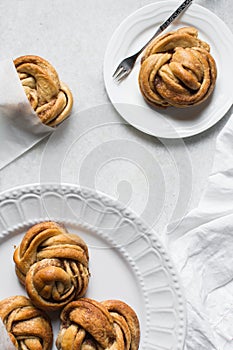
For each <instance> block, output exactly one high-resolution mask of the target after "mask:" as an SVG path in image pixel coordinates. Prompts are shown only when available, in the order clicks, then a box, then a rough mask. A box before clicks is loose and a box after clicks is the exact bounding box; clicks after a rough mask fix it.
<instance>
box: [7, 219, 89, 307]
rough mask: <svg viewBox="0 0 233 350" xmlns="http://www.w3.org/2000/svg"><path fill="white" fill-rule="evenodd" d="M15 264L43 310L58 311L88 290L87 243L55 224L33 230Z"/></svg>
mask: <svg viewBox="0 0 233 350" xmlns="http://www.w3.org/2000/svg"><path fill="white" fill-rule="evenodd" d="M14 262H15V269H16V274H17V276H18V278H19V280H20V281H21V283H22V284H24V285H25V287H26V290H27V293H28V295H29V297H30V299H31V300H32V302H33V304H35V305H36V306H38V307H40V308H42V309H45V310H57V309H59V308H61V307H63V306H64V305H66V304H67V303H68V302H70V301H71V300H73V299H76V298H78V297H81V296H83V295H84V294H85V292H86V289H87V287H88V282H89V271H88V262H89V255H88V248H87V245H86V243H85V242H84V241H83V240H82V239H81V238H80V237H79V236H77V235H74V234H70V233H68V232H67V231H66V230H65V228H63V227H61V226H60V225H59V224H57V223H55V222H52V221H49V222H42V223H40V224H37V225H35V226H33V227H31V228H30V229H29V230H28V231H27V232H26V234H25V236H24V238H23V240H22V242H21V244H20V245H19V247H18V248H16V250H15V252H14Z"/></svg>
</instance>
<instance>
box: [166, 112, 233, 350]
mask: <svg viewBox="0 0 233 350" xmlns="http://www.w3.org/2000/svg"><path fill="white" fill-rule="evenodd" d="M166 239H167V244H168V248H169V251H170V253H171V255H172V257H173V260H174V262H175V264H176V266H177V269H178V272H179V274H180V276H181V281H182V284H183V286H184V293H185V297H186V300H187V337H186V349H188V350H197V349H201V350H214V349H218V350H232V349H233V115H232V116H231V118H230V119H229V120H228V122H227V123H226V125H225V126H224V128H223V129H222V131H221V132H220V134H219V136H218V138H217V142H216V154H215V159H214V165H213V170H212V174H211V175H210V176H209V179H208V184H207V188H206V190H205V192H204V194H203V196H202V198H201V200H200V203H199V205H198V207H197V208H196V209H194V210H192V211H191V212H190V213H188V214H187V216H186V217H185V218H184V219H183V220H182V221H181V222H180V223H179V224H178V223H177V222H176V223H172V224H170V225H169V226H168V228H167V236H166Z"/></svg>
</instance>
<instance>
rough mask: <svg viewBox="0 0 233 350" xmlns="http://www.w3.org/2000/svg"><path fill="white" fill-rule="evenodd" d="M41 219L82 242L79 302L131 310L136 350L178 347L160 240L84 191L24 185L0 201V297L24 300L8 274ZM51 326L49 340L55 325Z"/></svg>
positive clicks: (176, 307) (174, 286) (169, 272)
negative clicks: (86, 258)
mask: <svg viewBox="0 0 233 350" xmlns="http://www.w3.org/2000/svg"><path fill="white" fill-rule="evenodd" d="M45 220H56V221H58V222H62V223H64V224H65V226H66V227H67V228H68V230H69V231H70V232H74V233H77V234H79V235H80V236H81V237H82V238H83V239H84V240H85V241H86V242H87V244H88V247H89V250H90V272H91V280H90V285H89V288H88V292H87V296H88V297H91V298H94V299H97V300H104V299H109V298H115V299H121V300H124V301H125V302H127V303H128V304H129V305H131V306H132V307H133V308H134V309H135V311H136V312H137V314H138V317H139V321H140V325H141V343H140V349H145V350H152V349H154V350H166V349H167V350H168V349H174V350H181V349H183V344H184V338H185V330H186V314H185V302H184V297H183V293H182V291H181V286H180V282H179V279H178V276H177V273H176V271H175V268H174V266H173V264H172V262H171V260H170V258H169V256H168V254H167V253H166V251H165V249H164V248H163V246H162V244H161V243H160V240H159V239H158V238H157V237H156V235H155V234H154V233H153V232H151V231H150V230H149V229H148V227H147V226H146V225H145V224H144V223H143V222H142V221H141V220H140V219H139V218H138V217H137V216H135V215H134V214H133V213H132V212H131V211H129V210H128V209H127V208H124V207H123V206H122V205H121V204H119V203H118V202H116V201H114V200H113V199H111V198H109V197H107V196H105V195H102V194H100V193H97V192H94V191H92V190H89V189H86V188H80V187H78V186H74V185H68V184H62V185H54V184H53V185H51V184H48V185H28V186H23V187H18V188H16V189H13V190H10V191H7V192H5V193H3V194H1V195H0V232H1V235H0V266H4V269H2V268H1V269H0V280H1V281H3V280H4V285H2V287H1V289H0V299H3V298H6V297H7V296H10V295H16V294H26V293H25V291H24V288H23V287H22V286H21V285H20V284H19V282H18V280H17V278H16V275H15V272H14V264H13V261H12V255H13V251H14V246H15V245H18V244H19V242H20V241H21V239H22V237H23V235H24V233H25V231H26V230H27V229H28V228H29V227H30V226H31V225H33V224H35V223H37V222H40V221H45ZM6 262H8V263H7V264H6ZM53 327H54V336H55V338H56V334H57V331H58V328H59V321H58V319H57V320H55V319H54V320H53ZM53 350H55V345H54V347H53Z"/></svg>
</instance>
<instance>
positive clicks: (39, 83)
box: [14, 55, 73, 126]
mask: <svg viewBox="0 0 233 350" xmlns="http://www.w3.org/2000/svg"><path fill="white" fill-rule="evenodd" d="M14 64H15V67H16V70H17V72H18V75H19V78H20V80H21V83H22V85H23V88H24V91H25V93H26V95H27V98H28V100H29V102H30V104H31V106H32V108H33V109H34V110H35V112H36V114H37V115H38V117H39V118H40V120H41V121H42V123H44V124H47V125H49V126H55V125H58V124H60V123H61V122H62V121H63V120H64V119H66V118H67V117H68V116H69V114H70V112H71V109H72V105H73V98H72V94H71V91H70V90H69V88H68V87H67V86H66V85H65V84H64V83H62V82H61V81H60V80H59V77H58V74H57V72H56V70H55V69H54V68H53V66H52V65H51V64H50V63H49V62H47V61H46V60H45V59H43V58H41V57H39V56H31V55H28V56H21V57H18V58H16V59H15V60H14Z"/></svg>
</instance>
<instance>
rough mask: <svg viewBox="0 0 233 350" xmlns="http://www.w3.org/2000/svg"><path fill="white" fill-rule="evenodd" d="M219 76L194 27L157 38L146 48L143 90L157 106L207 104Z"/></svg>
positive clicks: (144, 94) (150, 101)
mask: <svg viewBox="0 0 233 350" xmlns="http://www.w3.org/2000/svg"><path fill="white" fill-rule="evenodd" d="M216 77H217V68H216V63H215V61H214V59H213V57H212V56H211V54H210V47H209V45H208V44H207V43H205V42H204V41H202V40H200V39H199V38H198V31H197V30H196V29H195V28H193V27H185V28H180V29H178V30H177V31H174V32H169V33H167V34H164V35H162V36H160V37H158V38H156V39H154V40H153V41H152V42H151V43H150V44H149V45H148V46H147V48H146V49H145V51H144V53H143V57H142V61H141V68H140V72H139V87H140V90H141V93H142V95H143V97H144V98H145V100H146V101H147V102H148V103H149V104H150V105H152V106H154V107H167V106H175V107H188V106H195V105H197V104H199V103H201V102H203V101H205V100H206V99H207V98H208V97H209V96H210V94H211V93H212V91H213V89H214V86H215V82H216Z"/></svg>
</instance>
